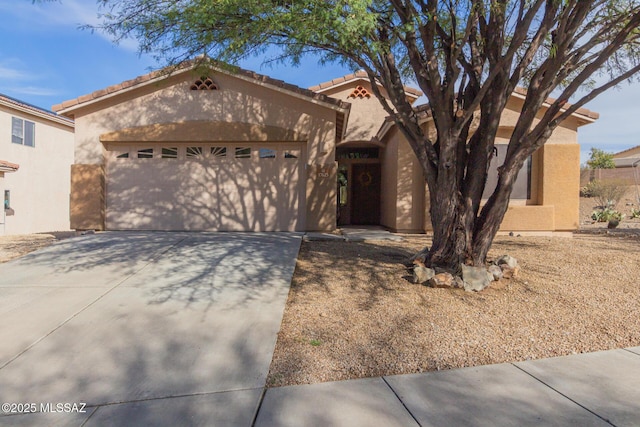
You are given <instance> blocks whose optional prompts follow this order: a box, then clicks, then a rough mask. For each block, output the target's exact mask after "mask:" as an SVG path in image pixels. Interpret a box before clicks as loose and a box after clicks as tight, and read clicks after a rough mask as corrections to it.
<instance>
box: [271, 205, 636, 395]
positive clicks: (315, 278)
mask: <svg viewBox="0 0 640 427" xmlns="http://www.w3.org/2000/svg"><path fill="white" fill-rule="evenodd" d="M582 205H583V206H581V208H582V211H583V212H581V218H584V216H585V215H586V213H584V212H585V211H586V210H588V214H589V215H590V213H591V210H592V209H593V206H591V202H590V200H583V203H582ZM636 206H637V205H636ZM585 228H590V230H589V231H590V232H592V233H593V232H596V233H598V232H599V233H602V234H599V235H592V234H576V235H575V236H574V237H573V238H562V237H553V238H551V237H508V236H504V237H498V238H497V239H496V241H495V243H494V246H493V248H492V250H491V252H490V254H489V256H490V257H493V258H495V257H497V256H499V255H502V254H509V255H512V256H514V257H516V258H517V259H518V260H519V262H520V265H521V267H522V270H521V273H520V276H519V277H518V278H517V279H513V280H511V281H507V280H502V281H500V282H495V283H494V284H493V285H492V286H491V287H489V288H487V289H486V290H484V291H483V292H480V293H468V292H464V291H462V290H459V289H433V288H428V287H425V286H422V285H416V284H413V283H411V280H410V275H409V273H408V271H407V269H406V267H405V263H406V262H407V260H408V258H409V257H410V256H411V255H413V254H414V253H416V252H417V251H418V250H420V249H422V248H423V247H424V246H425V245H429V244H430V240H429V238H428V237H427V236H415V235H414V236H405V240H404V241H402V242H390V241H379V242H363V243H355V242H351V243H348V242H340V241H338V242H308V243H303V244H302V248H301V251H300V255H299V257H298V263H297V266H296V271H295V273H294V278H293V283H292V286H291V290H290V293H289V299H288V302H287V306H286V309H285V313H284V318H283V321H282V327H281V330H280V333H279V335H278V341H277V344H276V350H275V353H274V357H273V360H272V362H271V369H270V373H269V377H268V385H269V386H271V387H276V386H284V385H291V384H308V383H317V382H324V381H336V380H345V379H352V378H362V377H371V376H380V375H394V374H404V373H415V372H424V371H430V370H439V369H450V368H458V367H464V366H474V365H484V364H491V363H501V362H514V361H522V360H528V359H539V358H545V357H553V356H562V355H568V354H574V353H581V352H591V351H598V350H606V349H612V348H621V347H630V346H638V345H640V316H638V312H639V310H640V233H639V231H640V221H637V220H634V221H628V220H627V221H624V222H623V223H622V224H621V227H620V230H619V231H618V232H616V233H609V234H604V233H606V232H607V230H606V224H603V223H600V224H590V226H589V227H585ZM622 229H624V232H623V231H622Z"/></svg>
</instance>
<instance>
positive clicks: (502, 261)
mask: <svg viewBox="0 0 640 427" xmlns="http://www.w3.org/2000/svg"><path fill="white" fill-rule="evenodd" d="M496 264H497V265H498V266H500V267H502V266H503V265H507V266H508V267H509V268H516V267H517V266H518V260H517V259H515V258H514V257H512V256H509V255H502V256H501V257H500V258H498V259H497V260H496Z"/></svg>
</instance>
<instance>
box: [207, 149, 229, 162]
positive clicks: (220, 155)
mask: <svg viewBox="0 0 640 427" xmlns="http://www.w3.org/2000/svg"><path fill="white" fill-rule="evenodd" d="M211 157H213V158H214V159H224V158H226V157H227V147H211Z"/></svg>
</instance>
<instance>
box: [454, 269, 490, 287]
mask: <svg viewBox="0 0 640 427" xmlns="http://www.w3.org/2000/svg"><path fill="white" fill-rule="evenodd" d="M461 267H462V280H463V281H464V290H465V291H481V290H483V289H484V288H486V287H487V286H489V284H490V283H491V282H492V281H493V275H492V274H490V273H489V272H488V271H487V269H486V268H484V267H473V266H468V265H464V264H462V265H461Z"/></svg>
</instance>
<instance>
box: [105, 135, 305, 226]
mask: <svg viewBox="0 0 640 427" xmlns="http://www.w3.org/2000/svg"><path fill="white" fill-rule="evenodd" d="M107 148H108V150H109V151H108V156H107V200H106V202H107V203H106V205H107V212H106V213H107V218H106V219H107V224H106V226H107V229H108V230H212V231H217V230H224V231H296V230H303V229H304V199H303V197H304V187H303V186H304V180H301V179H300V175H301V171H302V170H303V167H302V165H303V163H302V161H303V149H302V144H259V143H244V144H202V143H193V144H188V143H182V144H173V145H171V144H142V143H141V144H132V145H130V146H126V147H125V146H117V147H107Z"/></svg>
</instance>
